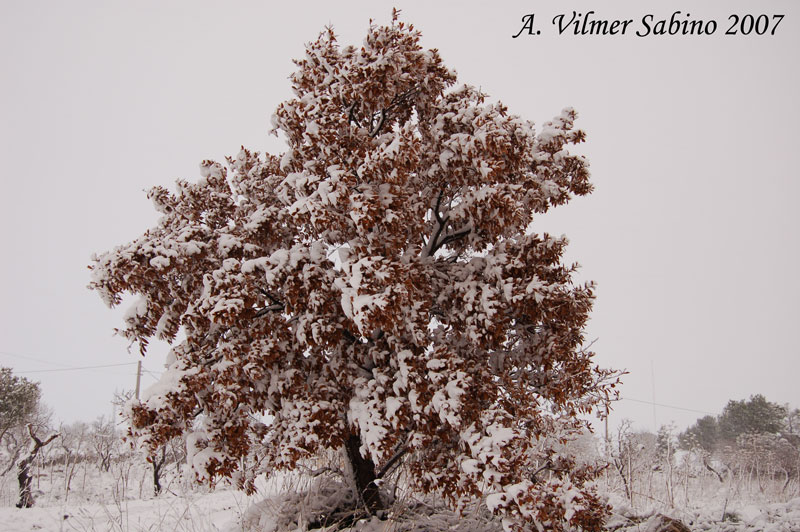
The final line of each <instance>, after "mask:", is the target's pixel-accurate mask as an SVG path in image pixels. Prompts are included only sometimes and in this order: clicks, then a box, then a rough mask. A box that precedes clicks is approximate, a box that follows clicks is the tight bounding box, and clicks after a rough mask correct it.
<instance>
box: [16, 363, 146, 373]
mask: <svg viewBox="0 0 800 532" xmlns="http://www.w3.org/2000/svg"><path fill="white" fill-rule="evenodd" d="M133 364H136V362H125V363H122V364H103V365H100V366H80V367H77V366H76V367H69V368H59V369H34V370H30V371H14V373H19V374H21V373H50V372H53V371H78V370H84V369H97V368H116V367H119V366H132V365H133Z"/></svg>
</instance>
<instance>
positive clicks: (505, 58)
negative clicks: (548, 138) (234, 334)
mask: <svg viewBox="0 0 800 532" xmlns="http://www.w3.org/2000/svg"><path fill="white" fill-rule="evenodd" d="M695 4H696V3H695V2H659V3H645V2H603V3H600V2H592V3H588V2H577V1H574V2H573V1H570V2H563V1H562V2H502V3H499V2H496V3H493V4H486V3H485V2H463V1H462V2H431V1H424V2H423V1H403V0H396V1H395V2H393V3H383V2H375V1H372V2H349V3H347V4H346V5H343V4H342V3H333V2H316V1H314V2H311V1H305V2H292V3H286V4H282V6H283V7H281V8H280V9H278V8H275V7H272V6H271V5H270V4H269V3H268V2H265V1H259V2H241V1H232V2H224V3H223V2H213V3H212V2H196V1H191V2H189V1H186V2H160V1H159V2H155V1H137V2H117V1H97V2H87V1H82V0H73V1H70V2H61V1H49V2H43V1H35V0H29V1H9V0H3V1H2V2H0V76H2V78H0V79H2V83H1V84H0V155H1V156H2V192H1V193H0V223H2V230H0V250H1V252H2V260H1V261H0V290H1V292H0V365H3V366H10V367H12V368H14V370H15V371H17V372H19V373H20V374H23V375H24V376H26V377H28V378H32V379H35V380H39V381H41V383H42V389H43V392H44V399H45V401H46V402H47V403H48V404H49V405H50V406H51V407H52V408H53V409H54V411H55V415H56V417H57V418H59V419H61V420H64V421H67V422H72V421H75V420H79V419H82V420H87V421H88V420H91V419H93V418H95V417H97V416H98V415H101V414H110V413H111V406H110V400H111V398H112V395H113V393H114V391H115V390H122V389H124V388H132V387H133V385H134V380H135V361H136V356H135V355H134V354H128V353H127V352H126V342H125V341H124V340H123V339H121V338H118V337H113V336H112V329H113V328H114V327H115V326H117V325H119V324H120V323H121V315H122V313H123V312H124V308H122V309H121V310H116V311H109V310H108V309H107V308H106V307H105V306H104V305H103V303H102V302H101V301H100V299H99V298H98V297H97V295H96V294H94V293H92V292H90V291H89V290H87V289H86V288H85V287H86V284H87V283H88V278H89V272H88V270H87V269H86V266H87V264H88V263H89V260H90V256H91V254H92V253H93V252H97V251H104V250H106V249H108V248H111V247H113V246H114V245H116V244H121V243H123V242H126V241H128V240H130V239H132V238H134V237H136V236H138V235H139V234H140V233H141V232H143V231H144V230H145V229H147V228H148V227H150V226H151V225H153V224H154V223H155V222H156V219H157V216H156V213H155V211H153V210H152V207H151V205H150V202H149V201H148V200H147V199H146V197H145V193H144V190H145V189H147V188H149V187H150V186H152V185H157V184H159V185H165V186H171V185H172V183H173V181H174V179H175V178H178V177H182V178H189V179H194V178H196V177H197V176H198V164H199V162H200V161H201V160H203V159H208V158H212V159H217V160H221V159H222V158H223V157H224V156H226V155H233V154H235V153H237V151H238V149H239V146H240V145H245V146H247V147H250V148H253V149H257V150H259V151H263V150H265V149H267V150H270V151H273V152H279V151H282V147H281V144H280V142H279V139H276V138H274V137H269V136H268V135H267V132H268V129H269V117H270V115H271V114H272V112H273V110H274V108H275V107H276V106H277V104H278V103H279V102H280V101H282V100H283V99H285V98H286V97H287V96H288V95H289V85H288V82H287V79H286V78H287V76H288V75H289V74H290V72H292V70H293V65H292V63H291V59H292V58H295V57H300V56H301V55H302V53H303V43H305V42H308V41H310V40H313V39H314V38H315V37H316V35H317V34H318V32H319V31H320V30H322V28H323V27H324V26H325V25H327V24H331V25H333V26H334V28H335V30H336V32H337V34H338V35H339V36H340V42H341V43H343V44H349V43H359V42H360V41H361V40H362V38H363V36H364V34H365V32H366V28H367V26H368V23H369V19H370V18H373V19H375V20H376V21H377V22H379V23H384V22H387V21H388V20H389V19H390V12H391V7H392V5H394V6H397V7H398V8H400V9H402V11H403V13H402V18H403V19H404V20H406V21H409V22H412V23H414V24H415V26H416V27H418V28H419V29H420V30H421V31H422V32H423V35H424V37H423V42H424V44H425V45H426V46H427V47H435V48H438V49H439V50H440V52H441V54H442V56H443V58H444V60H445V62H446V63H447V64H448V65H449V66H450V67H452V68H455V69H456V70H457V71H458V73H459V78H460V81H461V82H467V83H470V84H473V85H479V86H481V87H482V88H483V90H484V91H486V92H488V93H489V94H490V96H491V97H492V98H493V99H500V100H502V101H503V102H504V103H506V104H507V105H508V106H509V107H510V110H511V111H512V112H514V113H516V114H519V115H521V116H523V117H525V118H528V119H532V120H534V121H535V122H536V123H538V124H541V123H542V122H543V121H545V120H548V119H550V118H551V117H553V116H554V115H556V114H558V112H559V111H560V110H561V109H562V108H563V107H566V106H572V107H575V108H576V109H577V110H578V112H579V113H580V118H579V122H578V123H579V125H580V127H582V128H583V129H584V130H585V131H586V132H587V133H588V142H587V143H586V144H585V145H583V147H582V148H581V150H582V152H583V153H584V154H585V155H586V156H587V157H588V158H589V159H590V161H591V164H592V173H593V182H594V183H595V186H596V191H595V193H594V194H592V195H591V196H589V197H587V198H581V199H579V200H576V201H575V202H573V203H572V204H570V205H568V206H566V207H563V208H559V209H556V211H554V212H553V213H552V214H548V215H547V216H546V217H545V218H543V219H541V220H540V221H539V222H538V225H537V230H539V231H544V230H547V231H549V232H551V233H556V234H561V233H565V234H567V235H568V236H569V237H570V240H571V245H570V248H569V257H568V258H569V260H575V261H578V262H580V263H581V265H582V266H583V268H582V270H581V274H580V275H581V279H593V280H595V281H596V282H597V283H598V289H597V296H598V299H597V302H596V305H595V311H594V314H593V319H592V321H591V324H590V327H589V337H590V338H592V339H595V338H596V339H597V341H596V343H595V344H594V349H595V350H596V351H597V353H598V355H597V360H598V361H599V363H600V364H602V365H604V366H610V367H616V368H624V369H627V370H628V371H629V372H630V373H629V375H627V376H626V377H625V379H624V383H625V384H624V387H623V388H622V396H623V397H624V398H625V399H624V400H622V401H620V402H619V403H617V404H616V405H615V410H614V412H613V414H612V422H614V423H616V422H618V421H619V420H620V419H622V418H630V419H632V420H633V421H634V422H635V424H636V425H637V426H638V427H640V428H647V429H653V428H654V427H655V426H657V425H660V424H663V423H667V422H670V421H674V422H675V423H676V424H677V425H678V426H679V427H681V428H682V427H685V426H686V425H688V424H690V423H691V422H692V421H694V420H695V419H696V418H697V417H698V416H700V415H703V413H704V412H708V413H719V412H720V411H721V409H722V407H723V406H724V405H725V403H726V402H727V400H728V399H741V398H746V397H749V396H750V395H752V394H756V393H761V394H764V395H765V396H766V397H767V398H768V399H770V400H772V401H775V402H780V403H787V402H788V403H791V404H793V405H794V406H800V393H798V386H797V381H798V376H800V362H798V351H799V349H800V348H798V338H797V331H798V326H797V324H798V321H800V320H799V319H798V318H800V310H798V308H799V306H798V301H799V300H800V279H798V275H797V271H798V258H800V239H799V238H798V233H799V231H798V229H799V228H800V223H799V222H800V214H798V209H797V201H798V197H799V196H800V184H798V173H799V172H798V169H797V168H798V167H797V163H796V160H795V159H796V153H797V151H798V148H800V129H798V125H800V107H799V106H798V95H800V77H798V70H799V69H800V66H799V65H800V4H799V3H797V2H792V1H785V2H777V1H769V2H763V1H762V2H754V1H753V2H729V1H724V2H703V3H702V5H701V6H696V5H695ZM487 6H491V7H487ZM591 9H593V10H595V11H596V15H595V16H596V17H597V18H605V19H633V20H634V22H633V23H632V25H631V27H630V28H629V29H628V31H627V33H626V34H625V35H615V36H600V35H594V36H592V35H574V34H572V33H571V32H565V34H563V35H559V33H558V30H557V28H556V27H554V25H553V24H552V23H551V21H552V19H553V17H554V16H556V15H558V14H561V13H564V14H566V18H567V19H569V18H571V16H572V11H573V10H575V11H576V12H578V13H586V11H587V10H591ZM675 11H681V13H680V14H678V19H679V20H687V17H686V12H687V11H688V12H689V13H690V17H689V18H690V19H691V20H703V21H705V22H708V21H710V20H714V21H716V22H717V24H718V28H717V30H716V32H715V33H714V34H713V35H702V36H697V35H675V36H652V35H651V36H648V37H637V36H636V35H635V34H634V31H635V30H636V29H640V30H642V31H644V27H643V26H642V22H641V19H642V17H644V16H645V15H648V14H653V15H654V19H653V22H651V23H650V24H651V26H652V25H653V24H654V23H655V22H656V21H658V20H659V19H661V18H666V19H669V17H670V16H671V15H672V14H673V13H674V12H675ZM529 13H534V14H535V19H534V20H535V29H536V30H538V31H541V34H540V35H528V34H527V32H524V33H523V34H522V35H520V37H519V38H516V39H515V38H512V35H514V34H516V33H517V32H519V30H520V29H521V28H522V25H523V23H522V18H523V16H525V15H526V14H529ZM732 14H738V15H739V16H744V15H747V14H751V15H753V16H754V17H756V18H757V17H758V16H759V15H762V14H764V15H768V16H769V17H768V18H769V20H770V23H771V24H774V21H775V20H776V19H775V18H774V17H772V15H781V14H782V15H785V17H784V18H783V20H782V21H781V22H780V25H779V26H778V28H777V30H776V31H775V35H769V33H770V31H771V28H770V31H768V32H767V35H761V36H759V35H755V34H754V32H753V33H751V34H750V35H747V36H744V35H724V33H725V31H726V30H727V29H728V27H729V26H730V24H731V22H732V19H730V20H729V16H730V15H732ZM762 20H763V19H762ZM153 351H154V352H153V353H152V356H151V355H148V357H147V358H146V359H145V360H144V365H145V368H147V369H148V370H150V371H152V372H158V371H159V370H160V369H161V365H162V364H163V353H164V352H165V348H164V347H159V346H157V347H156V348H154V350H153ZM110 364H127V365H120V366H114V367H106V368H94V369H72V368H83V367H86V366H98V365H110ZM34 371H35V372H36V373H33V372H34ZM153 382H155V381H154V377H153V376H152V374H150V373H146V374H145V376H144V379H143V384H144V385H145V386H146V385H149V384H152V383H153ZM653 399H655V402H656V403H659V404H661V405H669V406H670V407H680V408H683V409H688V410H681V409H676V408H668V407H665V406H658V407H655V408H654V406H653V405H652V404H649V403H648V402H652V401H653ZM689 410H694V411H689Z"/></svg>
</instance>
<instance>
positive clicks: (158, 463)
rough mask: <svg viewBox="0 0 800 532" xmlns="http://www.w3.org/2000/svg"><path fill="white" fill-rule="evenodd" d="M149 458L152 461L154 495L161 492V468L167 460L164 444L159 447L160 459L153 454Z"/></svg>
mask: <svg viewBox="0 0 800 532" xmlns="http://www.w3.org/2000/svg"><path fill="white" fill-rule="evenodd" d="M151 459H152V463H153V491H154V492H155V494H156V495H159V494H160V493H161V469H162V468H163V467H164V462H166V461H167V447H166V445H165V446H164V447H162V448H161V458H160V459H159V458H158V457H157V456H156V455H155V454H154V455H153V456H152V457H151Z"/></svg>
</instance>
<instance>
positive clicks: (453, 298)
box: [90, 14, 616, 530]
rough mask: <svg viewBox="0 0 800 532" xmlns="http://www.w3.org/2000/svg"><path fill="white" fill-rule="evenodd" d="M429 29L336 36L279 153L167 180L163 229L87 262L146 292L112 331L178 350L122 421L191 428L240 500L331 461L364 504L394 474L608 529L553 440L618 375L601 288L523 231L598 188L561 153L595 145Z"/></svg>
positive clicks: (305, 74) (100, 277)
mask: <svg viewBox="0 0 800 532" xmlns="http://www.w3.org/2000/svg"><path fill="white" fill-rule="evenodd" d="M419 40H420V34H419V33H418V32H417V31H416V30H415V29H414V28H413V26H408V25H405V24H404V23H403V22H399V21H398V20H397V17H396V14H395V16H394V17H393V21H392V23H391V24H390V25H388V26H383V27H378V26H371V27H370V29H369V31H368V34H367V37H366V39H365V40H364V43H363V45H362V46H360V47H353V46H346V47H340V46H339V45H338V44H337V42H336V38H335V36H334V33H333V31H332V30H331V29H327V30H326V31H324V32H323V33H322V34H321V35H320V37H319V38H318V39H317V40H316V41H314V42H312V43H310V44H308V45H307V49H306V55H305V57H304V58H303V59H301V60H298V61H296V65H297V71H296V72H295V73H294V74H293V75H292V76H291V84H292V88H293V90H294V97H293V98H292V99H290V100H288V101H286V102H284V103H282V104H280V105H279V106H278V108H277V111H276V112H275V115H274V116H273V119H272V123H273V126H274V131H275V132H276V133H280V134H282V135H283V136H284V137H285V139H286V142H287V149H286V151H285V152H284V153H283V154H280V155H270V154H264V155H261V154H258V153H255V152H252V151H250V150H247V149H244V148H243V149H242V150H241V151H240V152H239V154H238V155H237V156H236V157H233V158H229V159H228V165H227V169H226V168H225V167H224V166H223V165H221V164H219V163H216V162H212V161H204V162H203V163H202V164H201V175H202V177H201V178H200V179H199V180H198V181H197V182H195V183H190V182H186V181H178V182H177V186H176V191H175V192H170V191H168V190H167V189H165V188H162V187H155V188H153V189H152V190H151V191H150V193H149V197H150V198H151V200H152V201H153V203H154V205H155V207H156V209H157V210H158V211H159V212H160V213H161V215H162V216H161V218H160V219H159V221H158V224H157V225H156V226H155V227H153V228H152V229H150V230H148V231H147V232H145V233H144V234H143V235H142V236H141V237H140V238H138V239H136V240H134V241H133V242H131V243H128V244H125V245H123V246H120V247H117V248H115V249H114V250H112V251H110V252H107V253H104V254H101V255H99V256H97V257H95V258H94V263H93V265H92V266H91V268H92V270H93V271H92V281H91V285H90V286H91V288H93V289H95V290H97V291H98V292H99V294H100V295H101V296H102V297H103V299H104V300H105V301H106V303H108V304H109V305H112V306H113V305H116V304H118V303H120V302H121V301H122V298H123V295H124V294H126V293H128V294H135V295H138V296H139V298H138V300H137V301H136V302H134V303H133V306H132V307H131V309H130V311H129V312H128V313H127V315H126V318H125V325H124V327H123V328H122V329H121V330H120V331H119V332H120V333H121V334H123V335H125V336H126V337H127V338H129V339H131V340H132V341H135V342H138V343H139V344H140V345H141V349H142V352H144V350H145V348H146V346H147V343H148V340H149V339H150V338H152V337H157V338H161V339H165V340H168V341H170V342H173V343H174V346H173V348H172V350H171V354H170V356H169V360H168V365H169V371H167V372H166V373H165V375H164V376H163V377H162V379H161V383H160V384H159V385H157V386H156V387H155V388H154V389H153V390H152V391H151V393H150V394H149V395H146V396H145V398H144V399H143V400H142V401H141V402H139V403H136V404H134V405H133V406H132V408H131V412H130V414H131V419H132V427H133V428H132V430H133V432H134V433H135V434H137V435H143V436H144V437H145V438H146V439H147V441H148V442H149V443H150V444H151V445H153V446H157V445H160V444H163V443H165V442H167V441H169V439H170V438H172V437H174V436H177V435H180V434H183V433H187V438H188V440H187V441H188V444H189V448H190V452H191V455H190V462H191V464H192V466H193V467H194V468H195V470H196V471H197V472H198V475H199V476H200V477H205V478H212V477H214V476H217V475H225V476H235V477H236V478H237V479H238V481H239V482H240V484H241V485H242V486H243V487H244V488H246V489H252V477H253V476H254V475H255V474H258V473H259V472H261V471H264V470H272V469H275V468H289V469H291V468H294V467H295V466H296V465H297V464H298V462H300V461H302V460H304V459H306V458H308V457H312V456H315V455H318V454H319V453H321V452H323V451H325V450H333V449H341V450H343V453H342V454H343V456H345V457H346V462H347V463H348V464H349V466H350V468H351V471H352V473H353V474H352V478H353V481H354V483H355V486H356V488H357V492H358V495H359V498H360V500H361V501H362V502H363V503H364V507H365V508H366V509H367V510H368V511H370V512H374V511H376V510H378V509H380V508H381V506H382V505H383V504H384V501H382V499H381V495H380V493H379V490H378V488H377V487H376V485H379V484H380V482H379V479H381V478H382V477H385V476H387V475H389V474H390V473H391V472H392V470H393V469H394V468H395V467H396V466H397V465H398V464H400V463H403V464H404V466H405V467H404V470H405V471H406V472H407V477H406V478H408V480H409V482H410V483H411V484H412V486H413V487H415V488H416V489H419V490H422V491H424V492H436V493H441V494H442V495H444V496H445V497H447V498H448V499H449V500H450V501H451V502H452V503H453V504H454V505H455V506H461V505H463V504H466V503H467V502H468V501H469V500H471V499H473V498H474V497H476V496H479V495H485V496H487V503H488V504H489V506H490V508H491V509H493V510H494V511H496V512H497V513H498V514H501V515H502V516H504V518H505V519H506V520H507V521H506V523H507V524H508V525H509V526H514V527H521V526H527V525H524V523H526V522H527V523H530V522H537V523H539V524H542V525H543V526H545V528H550V529H553V530H561V529H562V528H563V527H564V526H566V523H570V526H582V527H583V528H585V529H587V530H595V529H599V527H600V526H601V525H600V523H601V521H602V519H603V516H604V513H605V511H606V507H605V506H604V505H603V504H602V503H601V502H600V501H599V500H598V498H597V497H596V496H595V495H594V493H593V492H592V490H591V489H590V488H589V487H588V486H587V481H588V480H590V479H591V478H592V477H593V475H594V471H593V469H592V468H590V467H585V466H580V467H579V466H577V465H576V462H575V461H574V459H573V457H572V456H571V455H570V454H569V453H568V451H567V449H568V446H566V447H565V446H564V445H563V443H564V442H565V441H567V440H568V439H569V438H570V437H571V436H572V435H573V434H577V432H578V431H579V429H580V428H581V427H582V425H583V424H584V422H582V421H581V420H580V419H579V418H578V416H579V414H581V413H588V412H591V411H593V410H594V409H595V407H596V406H597V404H598V403H599V402H600V401H605V400H606V398H607V397H608V393H609V392H610V391H611V392H612V393H613V391H612V390H610V389H609V388H610V386H611V385H612V384H613V383H614V381H615V379H616V376H615V375H614V374H612V373H611V372H609V371H605V370H600V369H598V368H597V367H596V366H595V365H594V364H593V362H592V353H591V352H588V351H587V350H585V349H584V348H583V347H582V345H583V341H584V332H583V329H584V325H585V323H586V321H587V319H588V316H589V312H590V309H591V306H592V301H593V295H592V285H591V284H586V285H577V284H575V283H574V282H573V281H572V279H571V277H572V274H573V273H574V271H575V266H570V265H565V264H563V263H562V253H563V251H564V248H565V246H566V244H567V241H566V239H565V238H563V237H561V238H556V237H552V236H549V235H547V234H536V233H535V232H533V230H532V227H531V222H532V221H533V219H534V215H538V214H541V213H544V212H546V211H548V210H549V209H550V208H551V207H554V206H557V205H562V204H564V203H566V202H567V201H568V200H569V199H570V198H571V197H573V196H574V195H584V194H588V193H589V192H590V191H591V185H590V183H589V172H588V170H587V163H586V161H585V160H584V158H583V157H581V156H577V155H574V154H571V153H570V152H568V151H567V146H568V145H569V144H575V143H579V142H581V141H583V140H584V133H583V132H582V131H580V130H576V129H574V127H573V122H574V120H575V117H576V114H575V112H574V111H573V110H571V109H566V110H564V111H563V112H562V113H561V114H560V115H559V116H558V117H557V118H555V119H554V120H553V121H551V122H548V123H546V124H544V126H543V127H541V128H540V129H539V131H538V132H537V131H536V130H535V129H534V126H533V124H532V123H531V122H529V121H527V120H523V119H522V118H520V117H518V116H515V115H513V114H510V113H509V112H508V110H507V109H506V107H505V106H504V105H502V104H501V103H489V102H487V101H486V95H484V94H483V93H482V92H481V91H480V90H478V89H476V88H474V87H471V86H466V85H465V86H456V85H455V84H456V75H455V73H454V72H453V71H452V70H449V69H448V68H447V67H445V65H444V64H443V63H442V60H441V58H440V56H439V54H438V52H437V51H436V50H425V49H423V48H422V47H421V46H420V43H419ZM265 415H266V416H268V418H269V419H270V420H271V422H269V423H268V424H263V423H261V422H260V421H258V420H259V419H262V420H263V419H265V418H264V416H265ZM243 459H249V460H250V462H248V463H249V464H250V465H248V466H247V467H243V464H245V463H246V462H245V461H244V460H243ZM256 463H257V464H260V467H258V468H256V467H251V466H252V465H253V464H256Z"/></svg>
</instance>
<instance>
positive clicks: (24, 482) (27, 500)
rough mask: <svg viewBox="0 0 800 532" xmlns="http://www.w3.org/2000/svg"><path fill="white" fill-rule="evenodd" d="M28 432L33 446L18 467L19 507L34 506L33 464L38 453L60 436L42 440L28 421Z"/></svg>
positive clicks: (54, 435)
mask: <svg viewBox="0 0 800 532" xmlns="http://www.w3.org/2000/svg"><path fill="white" fill-rule="evenodd" d="M28 433H29V434H30V435H31V439H32V440H33V448H32V449H31V452H30V453H29V454H28V456H26V457H25V458H23V459H22V460H21V461H20V463H19V464H17V467H18V468H19V473H18V474H17V480H18V481H19V502H18V503H17V508H30V507H31V506H33V503H34V502H35V501H34V498H33V491H32V489H31V481H32V480H33V477H31V464H33V461H34V460H35V459H36V455H37V454H39V450H40V449H41V448H42V447H44V446H45V445H47V444H48V443H50V442H51V441H53V440H55V439H56V438H58V437H59V436H60V434H57V433H56V434H53V435H52V436H50V437H49V438H47V439H46V440H45V441H42V440H40V439H39V438H37V437H36V434H34V432H33V426H31V424H30V423H28Z"/></svg>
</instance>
